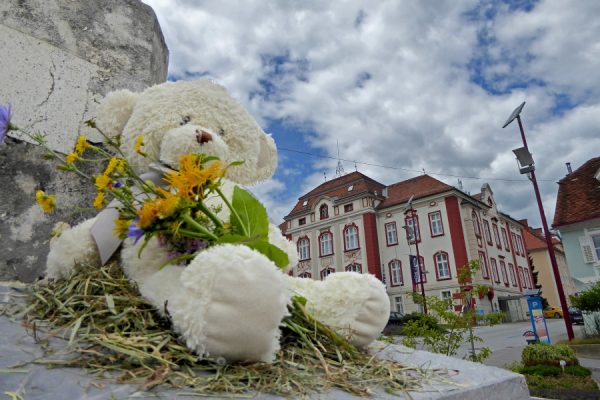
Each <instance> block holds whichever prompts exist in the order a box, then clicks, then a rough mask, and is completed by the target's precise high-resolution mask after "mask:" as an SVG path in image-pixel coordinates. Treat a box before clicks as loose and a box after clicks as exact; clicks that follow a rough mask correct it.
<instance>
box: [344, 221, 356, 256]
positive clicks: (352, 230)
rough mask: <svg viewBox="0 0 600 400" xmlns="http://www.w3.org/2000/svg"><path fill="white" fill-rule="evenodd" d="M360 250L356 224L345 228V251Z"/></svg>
mask: <svg viewBox="0 0 600 400" xmlns="http://www.w3.org/2000/svg"><path fill="white" fill-rule="evenodd" d="M356 249H358V227H357V226H356V225H354V224H352V225H348V226H346V227H345V228H344V250H356Z"/></svg>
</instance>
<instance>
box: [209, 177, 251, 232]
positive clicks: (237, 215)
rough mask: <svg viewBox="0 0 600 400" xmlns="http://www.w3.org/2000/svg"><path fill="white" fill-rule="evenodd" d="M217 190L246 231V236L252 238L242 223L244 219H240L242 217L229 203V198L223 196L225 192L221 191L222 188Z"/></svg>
mask: <svg viewBox="0 0 600 400" xmlns="http://www.w3.org/2000/svg"><path fill="white" fill-rule="evenodd" d="M215 190H216V191H217V193H218V194H219V196H221V198H222V199H223V202H224V203H225V204H226V205H227V207H229V209H230V210H231V214H233V216H234V217H235V218H236V219H237V220H238V222H239V223H240V226H241V227H242V229H243V230H244V232H243V234H244V236H250V233H249V232H248V227H246V225H244V224H243V223H242V219H241V218H240V215H239V214H238V213H237V211H236V210H235V208H233V206H232V205H231V203H230V202H229V200H228V199H227V197H226V196H225V195H224V194H223V192H222V191H221V188H218V187H217V188H215Z"/></svg>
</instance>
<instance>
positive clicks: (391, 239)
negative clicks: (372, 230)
mask: <svg viewBox="0 0 600 400" xmlns="http://www.w3.org/2000/svg"><path fill="white" fill-rule="evenodd" d="M385 239H386V240H387V245H388V246H392V245H394V244H398V230H397V229H396V223H395V222H388V223H386V224H385Z"/></svg>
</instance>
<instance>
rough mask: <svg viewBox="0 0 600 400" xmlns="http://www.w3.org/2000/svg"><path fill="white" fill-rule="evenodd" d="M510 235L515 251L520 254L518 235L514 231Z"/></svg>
mask: <svg viewBox="0 0 600 400" xmlns="http://www.w3.org/2000/svg"><path fill="white" fill-rule="evenodd" d="M510 236H511V237H512V245H513V249H514V250H515V252H516V253H517V254H519V248H518V247H517V246H518V245H517V235H515V233H514V232H511V233H510Z"/></svg>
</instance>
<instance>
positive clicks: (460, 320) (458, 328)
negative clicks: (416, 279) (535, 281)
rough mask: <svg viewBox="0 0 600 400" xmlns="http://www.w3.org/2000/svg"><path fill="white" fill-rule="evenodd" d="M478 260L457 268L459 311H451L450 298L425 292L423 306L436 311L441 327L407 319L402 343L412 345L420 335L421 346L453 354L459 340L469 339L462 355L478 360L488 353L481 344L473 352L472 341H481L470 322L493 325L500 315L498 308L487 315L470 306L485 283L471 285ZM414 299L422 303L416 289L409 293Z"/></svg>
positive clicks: (481, 291)
mask: <svg viewBox="0 0 600 400" xmlns="http://www.w3.org/2000/svg"><path fill="white" fill-rule="evenodd" d="M479 268H480V267H479V261H478V260H472V261H470V262H469V264H467V265H465V266H463V267H462V268H459V273H458V276H457V279H458V283H459V284H460V289H459V290H458V293H459V294H460V298H461V300H462V304H464V307H463V311H462V312H458V313H457V312H455V311H454V310H453V307H452V299H444V300H442V299H440V298H438V297H436V296H427V306H428V307H427V308H428V309H429V310H430V312H431V314H434V315H436V316H437V317H438V318H439V319H440V320H441V321H442V322H443V323H444V328H445V329H439V328H438V327H436V326H431V325H430V324H423V323H421V322H420V321H417V320H415V321H409V322H408V323H407V324H406V325H405V326H404V329H403V331H402V333H403V335H404V338H403V339H402V344H404V345H405V346H408V347H413V348H415V347H416V345H417V338H419V337H420V338H422V342H423V346H424V347H425V348H426V349H427V350H429V351H431V352H434V353H441V354H445V355H447V356H454V355H456V353H457V352H458V349H459V348H460V346H461V345H462V344H463V343H470V345H471V351H470V354H469V355H468V356H467V357H466V358H468V359H469V360H471V361H479V362H482V361H483V360H485V359H486V358H487V357H489V356H490V355H491V353H492V352H491V350H490V349H489V348H488V347H482V348H480V349H479V351H478V352H477V351H476V350H475V342H483V339H481V338H480V337H479V336H476V335H475V334H474V331H473V323H477V322H480V323H483V324H485V325H489V326H492V325H496V324H498V323H500V322H502V318H503V316H504V314H503V313H501V312H495V313H489V314H487V315H478V314H476V313H475V309H474V307H471V304H472V302H471V299H472V297H473V296H474V295H475V296H477V295H479V296H483V295H485V294H486V293H487V292H488V290H489V287H488V286H484V285H477V286H475V287H473V286H472V278H473V275H474V274H475V272H477V271H478V270H479ZM413 301H414V302H415V303H422V297H421V295H420V294H419V293H415V294H413Z"/></svg>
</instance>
